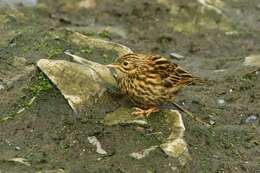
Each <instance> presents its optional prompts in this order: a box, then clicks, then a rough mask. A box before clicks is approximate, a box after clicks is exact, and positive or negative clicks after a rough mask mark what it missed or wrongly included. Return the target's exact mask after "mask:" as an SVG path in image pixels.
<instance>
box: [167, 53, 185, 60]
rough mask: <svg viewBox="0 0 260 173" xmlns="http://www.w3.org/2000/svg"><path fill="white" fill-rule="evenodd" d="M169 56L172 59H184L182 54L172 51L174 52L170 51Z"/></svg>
mask: <svg viewBox="0 0 260 173" xmlns="http://www.w3.org/2000/svg"><path fill="white" fill-rule="evenodd" d="M170 57H171V58H174V59H178V60H181V59H184V56H182V55H180V54H177V53H174V52H172V53H170Z"/></svg>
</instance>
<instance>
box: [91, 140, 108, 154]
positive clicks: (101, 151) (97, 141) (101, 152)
mask: <svg viewBox="0 0 260 173" xmlns="http://www.w3.org/2000/svg"><path fill="white" fill-rule="evenodd" d="M88 141H89V143H91V144H92V145H94V146H95V147H96V148H97V149H96V152H97V153H98V154H103V155H106V154H107V152H106V151H105V150H104V149H103V148H102V147H101V143H100V142H99V140H98V139H97V138H96V136H90V137H88Z"/></svg>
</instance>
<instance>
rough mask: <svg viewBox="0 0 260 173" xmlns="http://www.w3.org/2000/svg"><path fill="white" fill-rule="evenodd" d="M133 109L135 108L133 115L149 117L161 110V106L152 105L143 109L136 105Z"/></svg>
mask: <svg viewBox="0 0 260 173" xmlns="http://www.w3.org/2000/svg"><path fill="white" fill-rule="evenodd" d="M133 109H134V111H133V112H132V115H136V116H141V117H144V116H146V117H148V116H149V115H150V114H151V113H153V112H158V111H159V108H157V107H155V106H153V107H150V108H148V109H141V108H137V107H134V108H133Z"/></svg>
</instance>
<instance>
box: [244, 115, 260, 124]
mask: <svg viewBox="0 0 260 173" xmlns="http://www.w3.org/2000/svg"><path fill="white" fill-rule="evenodd" d="M245 122H246V123H247V124H255V123H257V122H258V118H257V116H255V115H250V116H249V117H247V119H246V120H245Z"/></svg>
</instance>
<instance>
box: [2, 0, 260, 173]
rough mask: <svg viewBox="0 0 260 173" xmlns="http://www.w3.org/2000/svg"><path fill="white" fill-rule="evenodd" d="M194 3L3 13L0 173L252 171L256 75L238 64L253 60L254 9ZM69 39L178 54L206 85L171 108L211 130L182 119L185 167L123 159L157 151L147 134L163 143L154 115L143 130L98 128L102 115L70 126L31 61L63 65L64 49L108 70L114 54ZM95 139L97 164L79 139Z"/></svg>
mask: <svg viewBox="0 0 260 173" xmlns="http://www.w3.org/2000/svg"><path fill="white" fill-rule="evenodd" d="M200 2H202V1H192V0H190V1H189V0H185V1H182V0H172V1H167V0H157V1H156V0H132V1H127V0H120V1H116V0H96V1H95V0H92V1H91V0H84V1H80V0H74V1H73V0H60V1H57V2H56V1H51V0H46V1H39V2H38V4H37V5H36V6H34V7H31V6H29V7H28V6H24V5H21V4H18V5H17V4H16V6H12V7H11V8H8V7H6V6H4V7H1V11H0V38H1V39H0V94H1V98H0V118H1V122H0V153H1V154H0V172H1V173H6V172H11V173H12V172H14V173H22V172H48V171H49V172H51V171H53V172H73V173H74V172H75V173H80V172H82V173H83V172H84V173H85V172H89V173H94V172H95V173H101V172H104V173H110V172H119V173H139V172H140V173H155V172H156V173H157V172H158V173H168V172H185V173H189V172H196V173H200V172H205V173H211V172H216V173H222V172H223V173H224V172H225V173H227V172H232V173H240V172H248V173H258V172H260V146H259V144H260V127H259V118H260V117H259V115H260V76H259V72H258V71H257V70H258V68H259V67H257V66H245V65H244V64H243V63H244V59H245V57H247V56H250V55H254V54H260V46H259V45H260V17H259V16H260V15H259V14H260V2H259V1H258V0H250V1H243V0H229V1H226V2H224V1H214V2H213V1H212V3H208V4H203V3H200ZM205 2H208V1H205ZM0 5H1V4H0ZM72 31H78V32H81V33H83V34H86V35H90V36H93V37H99V38H102V39H107V40H112V41H114V42H118V43H121V44H124V45H126V46H128V47H130V48H131V49H133V50H134V51H135V52H141V53H157V54H161V55H164V56H165V57H169V54H170V53H172V52H175V53H178V54H181V55H184V59H181V60H176V59H173V61H175V62H177V63H178V64H181V65H183V66H184V67H185V68H186V69H189V71H191V72H193V73H194V74H197V75H198V76H201V77H202V78H204V79H207V80H208V83H207V84H205V85H203V86H197V87H195V86H191V87H187V88H186V89H184V90H183V91H182V93H181V94H180V95H179V97H178V100H177V102H178V103H180V104H184V106H185V107H186V108H187V109H189V110H190V111H192V112H193V113H194V114H196V115H198V116H199V117H200V118H202V119H203V120H205V121H208V122H210V123H211V124H212V126H211V127H210V128H207V127H205V126H203V125H201V124H200V123H198V122H196V121H194V120H192V119H191V118H189V117H187V116H184V124H185V127H186V132H185V140H186V142H187V143H188V148H189V151H190V155H191V158H192V159H191V160H190V161H189V162H188V163H187V164H186V165H185V166H180V165H178V164H177V163H176V164H175V163H174V162H173V159H172V158H170V157H168V156H167V155H165V153H163V152H162V151H161V150H155V151H154V152H152V153H151V154H150V155H149V156H147V157H145V158H143V159H141V160H135V159H133V158H131V157H129V154H130V153H132V152H136V151H138V150H141V149H144V148H147V147H149V146H152V145H157V144H159V143H160V142H161V141H160V140H159V139H160V138H158V137H156V135H151V132H163V134H162V135H165V136H167V135H166V134H164V133H167V130H166V129H167V128H166V127H165V124H164V120H163V117H162V116H160V115H161V114H160V113H156V114H153V115H151V116H150V117H149V118H148V121H149V127H147V128H146V129H145V130H140V128H138V127H137V126H136V125H116V126H112V127H107V126H104V125H103V124H102V123H101V121H102V119H103V117H104V116H105V114H106V113H107V112H109V111H110V110H103V109H98V110H93V111H89V112H88V113H86V114H83V115H81V117H80V118H78V119H76V118H75V115H74V113H73V111H72V110H71V108H70V107H69V105H68V104H67V102H66V100H65V99H64V98H63V96H62V95H61V94H60V92H59V90H58V89H56V88H55V86H53V85H52V84H51V83H50V81H48V80H47V78H46V76H44V75H43V74H42V73H41V72H40V70H39V69H37V68H36V66H35V64H36V62H37V61H38V60H39V59H41V58H50V59H69V57H68V56H66V55H65V54H64V51H65V50H70V51H71V52H73V53H74V54H77V55H80V56H82V57H84V58H87V59H91V60H94V61H97V62H99V63H103V64H107V63H109V62H112V61H113V60H114V59H115V58H116V53H115V52H106V51H102V50H98V49H90V48H88V47H86V46H79V45H77V44H75V43H72V42H71V41H70V40H69V39H67V37H66V36H67V32H72ZM118 102H119V101H118V100H116V101H114V103H113V106H114V107H117V105H120V103H118ZM248 117H251V119H248ZM252 117H254V118H255V119H254V118H253V119H252ZM248 121H251V123H248ZM152 134H153V133H152ZM154 134H156V133H154ZM93 135H94V136H96V137H97V138H98V140H99V141H100V142H101V144H102V147H103V148H104V149H105V150H106V151H107V152H108V155H106V156H105V157H104V156H100V154H98V153H96V151H95V147H93V146H92V145H91V144H90V143H89V141H88V140H87V137H88V136H93ZM12 158H24V159H26V161H27V162H26V163H25V164H24V163H20V162H15V161H10V159H12Z"/></svg>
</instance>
